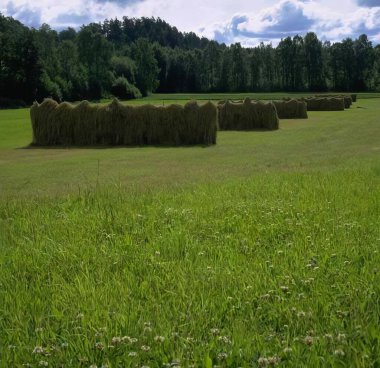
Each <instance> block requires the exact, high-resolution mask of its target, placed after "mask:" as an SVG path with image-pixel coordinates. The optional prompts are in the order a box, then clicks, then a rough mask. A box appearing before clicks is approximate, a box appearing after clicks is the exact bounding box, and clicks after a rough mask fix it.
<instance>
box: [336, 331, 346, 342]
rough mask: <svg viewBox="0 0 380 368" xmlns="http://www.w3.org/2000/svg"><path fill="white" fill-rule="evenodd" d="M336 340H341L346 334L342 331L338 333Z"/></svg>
mask: <svg viewBox="0 0 380 368" xmlns="http://www.w3.org/2000/svg"><path fill="white" fill-rule="evenodd" d="M336 339H337V340H338V341H343V340H345V339H346V335H345V334H343V333H340V334H338V336H337V338H336Z"/></svg>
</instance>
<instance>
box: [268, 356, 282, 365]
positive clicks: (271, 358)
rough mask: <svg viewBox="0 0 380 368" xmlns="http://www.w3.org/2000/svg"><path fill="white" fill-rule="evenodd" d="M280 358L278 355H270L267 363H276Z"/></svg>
mask: <svg viewBox="0 0 380 368" xmlns="http://www.w3.org/2000/svg"><path fill="white" fill-rule="evenodd" d="M280 361H281V359H280V358H279V357H278V356H272V357H268V363H269V365H277V364H278V363H280Z"/></svg>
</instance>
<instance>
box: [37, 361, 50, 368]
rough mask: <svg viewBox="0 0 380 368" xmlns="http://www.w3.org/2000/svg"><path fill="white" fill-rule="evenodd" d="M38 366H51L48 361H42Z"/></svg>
mask: <svg viewBox="0 0 380 368" xmlns="http://www.w3.org/2000/svg"><path fill="white" fill-rule="evenodd" d="M38 365H39V366H40V367H47V366H48V365H49V363H48V362H47V361H46V360H40V361H39V363H38Z"/></svg>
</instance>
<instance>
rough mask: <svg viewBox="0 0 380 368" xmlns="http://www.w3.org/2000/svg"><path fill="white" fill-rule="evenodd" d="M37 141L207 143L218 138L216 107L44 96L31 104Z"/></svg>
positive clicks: (103, 143)
mask: <svg viewBox="0 0 380 368" xmlns="http://www.w3.org/2000/svg"><path fill="white" fill-rule="evenodd" d="M30 116H31V121H32V129H33V142H32V143H33V144H35V145H43V146H48V145H54V146H55V145H63V146H86V145H112V146H113V145H145V144H147V145H174V146H178V145H194V144H204V145H211V144H215V143H216V131H217V109H216V106H215V105H214V104H212V103H211V102H208V103H206V104H205V105H203V106H199V105H198V104H197V103H196V102H195V101H194V102H190V103H187V104H186V105H185V106H181V105H169V106H153V105H142V106H125V105H122V104H121V103H120V102H119V101H118V100H116V99H115V100H113V101H112V102H111V103H110V104H108V105H105V106H98V105H91V104H90V103H88V102H87V101H83V102H81V103H80V104H78V105H76V106H73V105H71V104H69V103H67V102H64V103H61V104H57V103H56V102H55V101H53V100H50V99H47V100H45V101H44V102H43V103H42V104H40V105H39V104H38V103H36V102H35V103H34V104H33V106H32V107H31V109H30Z"/></svg>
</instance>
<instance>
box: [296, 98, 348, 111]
mask: <svg viewBox="0 0 380 368" xmlns="http://www.w3.org/2000/svg"><path fill="white" fill-rule="evenodd" d="M301 100H302V101H305V102H306V105H307V111H343V110H344V98H341V97H340V98H335V97H319V98H318V97H310V98H304V99H301Z"/></svg>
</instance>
